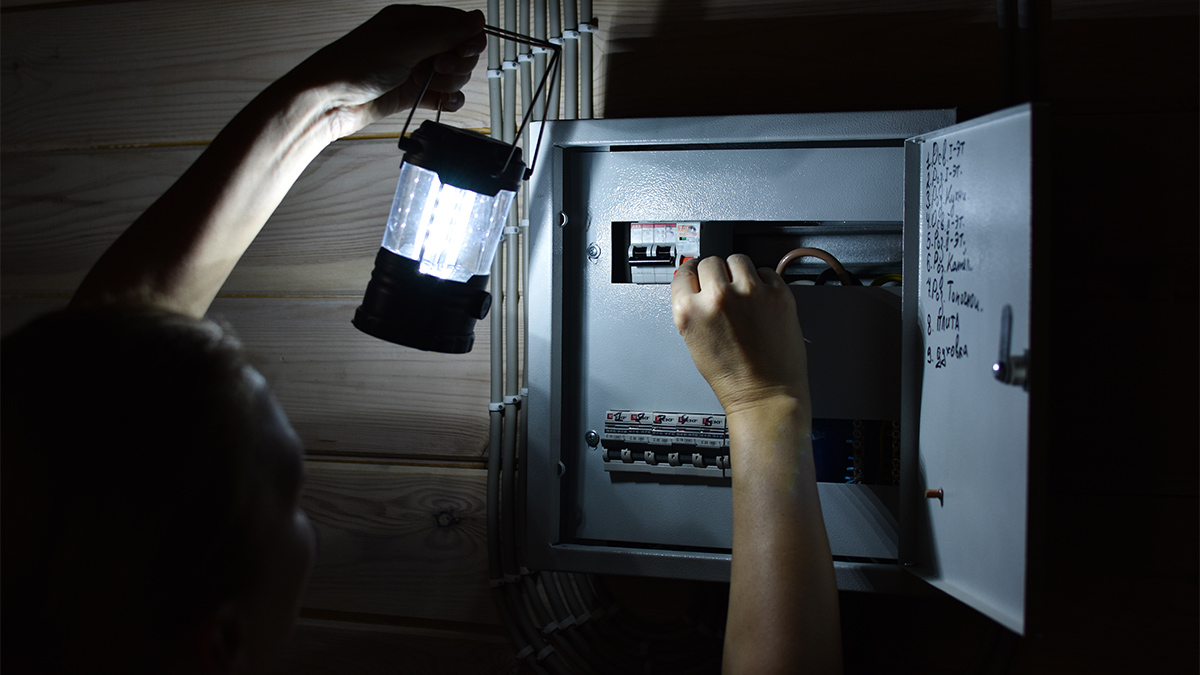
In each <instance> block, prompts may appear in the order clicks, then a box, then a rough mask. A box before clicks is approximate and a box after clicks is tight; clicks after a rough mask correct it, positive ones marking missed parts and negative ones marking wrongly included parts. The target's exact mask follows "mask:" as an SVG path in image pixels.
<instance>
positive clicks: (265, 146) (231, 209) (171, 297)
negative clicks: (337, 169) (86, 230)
mask: <svg viewBox="0 0 1200 675" xmlns="http://www.w3.org/2000/svg"><path fill="white" fill-rule="evenodd" d="M329 114H330V113H329V106H328V105H327V104H326V103H325V102H324V100H323V97H322V96H321V95H320V93H319V92H316V91H315V90H312V89H305V88H303V87H293V86H291V85H289V83H288V82H287V81H286V78H285V80H281V81H280V82H277V83H276V84H274V85H272V86H271V87H270V88H268V89H267V90H266V91H264V92H263V93H262V94H260V95H259V96H258V97H257V98H255V100H254V101H252V102H251V103H250V105H248V106H247V107H246V108H245V109H244V110H242V111H241V112H240V113H239V114H238V115H237V117H235V118H234V119H233V120H232V121H231V122H230V123H229V124H228V125H227V126H226V127H225V128H224V129H223V130H222V131H221V133H220V134H219V135H218V136H217V137H216V138H215V139H214V140H213V142H212V143H211V144H210V145H209V147H208V148H207V149H206V150H205V151H204V153H203V154H202V155H201V156H200V158H199V159H197V160H196V162H195V163H194V164H193V165H192V166H191V168H189V169H188V170H187V172H185V173H184V174H183V176H181V177H180V178H179V180H178V181H176V183H175V184H174V185H173V186H172V187H171V188H170V189H169V190H168V191H167V192H166V193H164V194H163V195H162V197H160V198H159V199H158V200H157V201H156V202H155V203H154V204H153V205H152V206H150V208H149V209H147V210H146V212H145V213H143V214H142V215H141V216H140V217H139V218H138V219H137V220H136V221H135V222H134V223H133V225H131V226H130V227H129V229H128V230H126V231H125V233H123V234H122V235H121V237H120V238H119V239H118V240H117V241H116V242H115V243H114V244H113V246H112V247H111V248H109V250H108V251H107V252H105V254H104V255H103V256H102V257H101V258H100V260H99V261H98V262H97V263H96V265H95V266H94V267H93V268H92V270H91V271H90V272H89V273H88V275H87V277H86V278H85V279H84V281H83V284H82V285H81V286H80V288H79V290H78V291H77V292H76V294H75V298H74V299H73V301H72V302H73V303H74V304H99V303H107V302H119V303H130V304H143V305H152V306H157V307H162V308H164V309H169V310H173V311H178V312H182V313H185V314H191V315H194V316H201V315H203V314H204V312H205V311H206V310H207V308H208V306H209V304H210V303H211V302H212V299H213V298H214V297H215V296H216V294H217V291H218V290H220V288H221V286H222V285H223V284H224V283H225V279H226V278H227V277H228V276H229V273H230V272H231V271H232V269H233V267H234V265H235V264H237V261H238V260H239V259H240V258H241V256H242V254H243V253H244V252H245V250H246V248H247V247H248V246H249V245H250V242H252V241H253V240H254V237H255V236H256V235H257V234H258V232H259V231H260V230H261V229H262V226H263V225H264V224H265V223H266V221H267V219H268V218H269V217H270V215H271V213H272V212H273V211H274V210H275V208H276V207H277V206H278V205H279V203H280V202H281V201H282V200H283V197H284V195H286V194H287V192H288V190H289V189H290V188H291V186H292V185H293V183H295V181H296V179H297V178H299V176H300V173H301V172H302V171H303V170H304V168H305V167H306V166H307V165H308V163H309V162H310V161H312V159H313V158H314V157H316V155H317V154H318V153H319V152H320V151H321V149H322V148H324V147H325V146H326V145H327V144H328V143H329V142H330V141H331V140H332V137H331V134H330V124H329V120H328V115H329Z"/></svg>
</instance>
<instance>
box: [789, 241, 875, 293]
mask: <svg viewBox="0 0 1200 675" xmlns="http://www.w3.org/2000/svg"><path fill="white" fill-rule="evenodd" d="M806 256H807V257H810V258H820V259H821V260H823V261H825V262H826V263H827V264H828V265H829V266H830V267H831V268H832V269H833V271H834V273H835V274H837V277H838V279H840V280H841V282H842V285H843V286H862V282H859V281H858V280H857V279H855V278H854V277H853V276H851V274H850V273H849V272H847V271H846V268H845V267H842V263H840V262H838V259H837V258H835V257H833V254H831V253H829V252H828V251H823V250H821V249H819V248H809V247H802V248H797V249H793V250H791V251H788V253H787V255H785V256H783V258H782V259H781V260H780V261H779V264H778V265H776V266H775V273H776V274H778V275H779V276H781V277H782V276H783V272H784V270H786V269H787V266H788V264H789V263H791V262H792V261H793V260H796V259H797V258H803V257H806ZM856 282H857V283H856Z"/></svg>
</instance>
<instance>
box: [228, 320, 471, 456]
mask: <svg viewBox="0 0 1200 675" xmlns="http://www.w3.org/2000/svg"><path fill="white" fill-rule="evenodd" d="M358 304H359V300H358V299H353V300H348V299H337V298H331V299H280V298H275V299H262V298H221V299H218V300H217V302H215V303H214V304H213V307H212V310H211V311H210V315H211V316H214V317H218V318H223V319H224V320H226V321H228V322H229V324H230V325H231V326H232V327H233V329H234V331H235V332H236V334H237V335H238V336H239V337H240V338H241V339H242V341H243V342H244V343H245V345H246V349H247V351H248V352H249V353H250V354H251V356H252V360H253V362H254V363H255V365H256V366H257V367H258V369H259V370H260V371H262V373H263V375H264V376H265V377H266V378H267V381H268V382H270V383H271V386H272V388H273V389H274V390H275V393H276V396H278V398H279V401H280V404H281V405H282V406H283V409H284V410H285V411H287V414H288V416H289V418H290V419H291V420H292V424H293V426H294V427H295V428H296V432H297V433H298V434H299V435H300V438H301V439H302V440H303V441H304V444H305V447H306V448H307V449H308V451H309V452H316V453H340V454H379V455H388V456H396V457H414V458H427V459H428V458H444V459H458V460H463V459H465V460H481V458H482V457H483V454H484V448H485V446H486V444H487V439H488V408H487V404H488V394H489V391H488V368H489V361H488V354H489V350H488V336H489V332H488V326H487V322H486V321H482V322H479V323H478V324H477V325H476V347H475V349H473V350H472V351H471V352H470V353H469V354H434V353H431V352H422V351H419V350H415V349H410V348H407V347H399V346H397V345H393V344H391V343H389V342H384V341H382V340H378V339H376V338H373V337H370V336H368V335H365V334H363V333H361V332H360V331H359V330H358V329H356V328H354V327H353V326H351V325H350V320H351V318H353V316H354V310H355V308H356V307H357V306H358Z"/></svg>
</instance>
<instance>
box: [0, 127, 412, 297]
mask: <svg viewBox="0 0 1200 675" xmlns="http://www.w3.org/2000/svg"><path fill="white" fill-rule="evenodd" d="M201 151H202V148H201V147H169V148H141V149H137V150H120V151H91V152H64V153H52V154H30V155H25V154H21V155H5V156H4V170H3V172H2V173H0V180H2V181H3V182H2V188H0V190H2V192H3V195H4V199H3V202H2V205H0V233H2V234H0V236H2V237H3V242H4V246H3V250H2V251H0V256H2V258H0V260H2V269H3V275H4V277H3V280H4V281H3V284H4V292H5V293H6V294H8V295H19V294H24V295H29V294H47V293H72V292H74V289H75V288H76V287H77V286H78V285H79V282H80V281H82V280H83V276H84V275H85V274H86V273H87V270H88V269H90V268H91V266H92V265H93V264H94V263H95V261H96V260H97V259H98V258H99V257H100V255H101V254H102V253H103V252H104V251H105V249H107V248H108V246H109V245H110V244H111V243H112V241H113V240H115V239H116V238H117V236H119V235H120V233H121V232H122V231H124V230H125V228H126V227H128V226H129V224H130V223H132V222H133V220H134V219H136V218H137V217H138V216H139V215H140V214H141V212H142V211H143V210H145V208H146V207H147V206H149V205H150V204H151V203H153V202H154V200H155V199H157V198H158V196H159V195H160V194H162V192H163V191H165V190H166V189H167V188H168V187H170V185H171V184H172V183H173V182H174V181H175V180H176V179H177V178H178V177H179V176H180V175H181V174H182V173H183V172H184V171H185V170H186V169H187V167H188V166H189V165H190V164H191V163H192V162H193V161H194V160H195V159H196V157H197V156H199V154H200V152H201ZM400 157H401V153H400V151H399V150H398V149H396V147H395V145H394V143H392V142H390V141H387V140H370V141H366V140H363V141H340V142H337V143H334V144H333V145H332V146H330V147H329V148H326V150H325V151H324V152H323V153H321V155H319V156H318V157H317V159H316V160H315V161H314V162H313V163H312V164H310V165H309V167H308V169H307V170H306V171H305V172H304V173H303V174H302V175H301V177H300V179H299V181H298V182H297V184H296V185H295V186H294V187H293V189H292V190H291V192H290V193H289V194H288V196H287V197H286V198H285V199H284V201H283V203H282V204H281V205H280V207H279V209H278V210H277V211H276V212H275V215H274V216H272V218H271V219H270V220H269V221H268V222H267V225H266V226H265V227H264V228H263V231H262V232H261V233H260V235H259V237H258V239H257V240H256V241H255V242H254V244H252V245H251V246H250V248H249V250H248V251H247V252H246V256H245V257H244V258H243V259H242V261H241V263H240V264H239V265H238V267H237V268H236V269H235V270H234V272H233V275H232V276H231V277H230V279H229V280H228V282H227V283H226V284H225V286H224V287H223V289H222V293H223V294H235V295H237V294H259V295H262V294H286V295H304V294H308V295H335V294H341V295H346V294H361V293H362V290H363V289H364V288H365V287H366V283H367V281H368V280H369V279H370V274H371V268H372V265H373V259H374V256H375V252H376V251H377V250H378V249H379V242H380V240H381V239H382V238H383V230H384V225H385V223H386V219H387V211H388V208H389V206H390V204H391V200H392V195H393V193H394V192H395V188H396V180H397V178H398V176H399V169H398V167H399V165H400Z"/></svg>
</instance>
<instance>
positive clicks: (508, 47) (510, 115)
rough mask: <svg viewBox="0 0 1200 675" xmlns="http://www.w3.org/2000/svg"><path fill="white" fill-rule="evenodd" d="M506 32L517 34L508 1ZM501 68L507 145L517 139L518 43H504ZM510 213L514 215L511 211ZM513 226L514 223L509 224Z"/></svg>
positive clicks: (514, 6) (514, 14)
mask: <svg viewBox="0 0 1200 675" xmlns="http://www.w3.org/2000/svg"><path fill="white" fill-rule="evenodd" d="M504 30H506V31H509V32H510V33H515V32H517V3H516V2H515V0H508V1H507V2H505V3H504ZM500 68H501V69H502V70H503V71H504V104H503V105H502V109H503V111H504V135H503V136H502V138H503V139H504V142H505V143H512V142H513V141H514V140H516V137H517V43H516V42H514V41H512V40H505V41H504V61H503V63H501V65H500ZM509 213H512V212H511V211H509ZM509 224H510V225H511V224H512V223H511V222H509Z"/></svg>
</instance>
